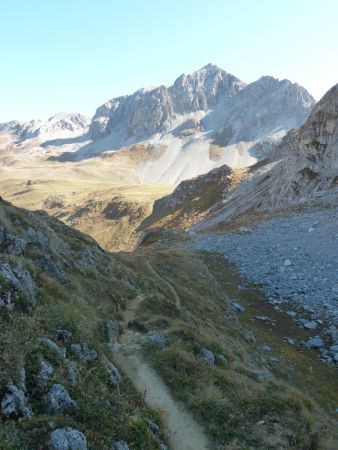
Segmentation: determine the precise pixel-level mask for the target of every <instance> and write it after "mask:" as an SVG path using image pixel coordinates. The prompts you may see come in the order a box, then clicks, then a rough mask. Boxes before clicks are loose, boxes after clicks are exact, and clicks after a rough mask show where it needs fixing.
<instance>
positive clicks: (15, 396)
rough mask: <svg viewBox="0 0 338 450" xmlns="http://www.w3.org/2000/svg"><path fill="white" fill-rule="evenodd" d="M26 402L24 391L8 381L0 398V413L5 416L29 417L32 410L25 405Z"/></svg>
mask: <svg viewBox="0 0 338 450" xmlns="http://www.w3.org/2000/svg"><path fill="white" fill-rule="evenodd" d="M27 403H28V402H27V398H26V395H25V393H24V391H23V390H22V389H19V388H17V387H16V386H15V385H14V384H13V383H8V384H7V386H6V393H5V395H4V397H3V399H2V400H1V413H2V414H3V416H4V417H6V418H12V419H16V418H19V417H24V418H25V419H31V418H32V410H31V409H30V408H29V407H28V406H27Z"/></svg>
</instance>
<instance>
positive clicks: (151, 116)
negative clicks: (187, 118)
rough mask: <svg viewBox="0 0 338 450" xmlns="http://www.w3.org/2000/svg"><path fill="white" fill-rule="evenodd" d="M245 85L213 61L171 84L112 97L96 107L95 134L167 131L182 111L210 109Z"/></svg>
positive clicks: (139, 134)
mask: <svg viewBox="0 0 338 450" xmlns="http://www.w3.org/2000/svg"><path fill="white" fill-rule="evenodd" d="M244 86H245V84H244V83H243V82H241V81H240V80H239V79H237V78H236V77H234V76H233V75H231V74H228V73H227V72H225V71H224V70H222V69H219V68H218V67H216V66H213V65H211V64H209V65H208V66H205V67H203V68H202V69H201V70H199V71H197V72H194V73H193V74H192V75H184V74H183V75H181V76H180V77H179V78H178V79H177V80H176V81H175V83H174V84H173V86H171V87H169V88H167V87H165V86H159V87H157V88H154V89H151V90H146V89H140V90H138V91H136V92H135V93H134V94H132V95H129V96H124V97H118V98H116V99H112V100H110V101H109V102H107V103H105V104H104V105H103V106H101V107H100V108H98V110H97V111H96V114H95V116H94V117H93V121H92V123H91V126H90V132H91V134H92V136H93V137H94V138H99V137H103V136H105V135H107V134H109V133H112V132H115V133H118V132H121V133H122V137H123V138H124V139H125V140H127V139H128V138H130V137H132V136H141V137H144V136H146V135H151V134H154V133H158V132H163V131H167V130H168V129H169V128H170V127H171V126H172V125H173V123H174V122H175V120H177V118H178V116H179V115H180V114H186V113H192V112H195V111H199V110H202V111H207V110H208V109H209V108H211V107H212V106H214V105H215V104H216V102H217V101H218V100H219V99H220V98H221V97H223V98H224V99H225V98H228V97H231V96H232V95H235V94H237V92H239V90H240V89H242V88H243V87H244Z"/></svg>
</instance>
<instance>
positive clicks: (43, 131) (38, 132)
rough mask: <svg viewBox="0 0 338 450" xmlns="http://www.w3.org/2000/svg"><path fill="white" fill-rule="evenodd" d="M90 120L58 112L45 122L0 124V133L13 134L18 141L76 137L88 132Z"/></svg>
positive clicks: (77, 115) (82, 116) (76, 114)
mask: <svg viewBox="0 0 338 450" xmlns="http://www.w3.org/2000/svg"><path fill="white" fill-rule="evenodd" d="M89 124H90V118H88V117H86V116H84V115H83V114H80V113H64V112H60V113H57V114H55V115H53V116H51V117H50V118H49V119H47V120H31V121H29V122H20V121H17V120H13V121H11V122H8V123H4V124H0V132H1V133H13V134H15V135H16V136H17V138H18V141H24V140H27V139H35V138H48V137H52V138H57V137H68V136H78V135H81V134H84V133H85V132H87V131H88V127H89Z"/></svg>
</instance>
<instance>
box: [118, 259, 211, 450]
mask: <svg viewBox="0 0 338 450" xmlns="http://www.w3.org/2000/svg"><path fill="white" fill-rule="evenodd" d="M150 267H151V266H150ZM175 292H176V291H175ZM176 295H177V294H176ZM175 298H176V296H175ZM144 299H145V297H144V296H138V297H136V298H135V299H134V300H132V301H131V302H130V303H129V308H128V309H127V311H126V312H125V315H124V324H123V325H124V331H123V333H122V334H121V335H120V337H119V342H118V344H117V346H116V349H115V351H114V359H115V361H116V363H117V364H118V365H119V366H120V368H121V369H122V371H123V372H124V374H125V375H126V376H127V377H128V378H129V379H130V380H131V382H132V383H133V384H134V386H135V388H136V389H137V390H138V391H139V392H140V393H141V394H142V395H144V399H145V401H146V403H147V404H148V405H149V406H150V407H152V408H154V409H156V410H158V411H159V412H160V413H161V417H162V420H163V423H164V426H165V430H164V432H165V434H166V435H167V437H168V440H169V443H170V447H171V449H172V450H212V446H211V443H210V441H209V439H208V437H207V436H206V435H205V433H204V431H203V428H202V427H201V426H200V425H199V424H198V423H197V422H196V421H195V419H194V418H193V416H192V415H191V414H190V412H189V411H188V410H187V409H186V408H185V407H184V405H183V404H181V403H179V402H177V401H176V400H175V399H174V398H173V397H172V395H171V393H170V391H169V389H168V387H167V386H166V385H165V383H164V382H163V381H162V379H161V378H160V377H159V376H158V375H157V373H156V372H155V370H154V369H152V367H150V366H149V364H148V363H147V362H146V361H145V360H144V359H143V357H142V354H141V352H140V341H141V340H142V334H140V333H138V332H136V331H133V330H130V329H128V323H129V322H130V321H132V320H133V319H134V317H135V312H136V310H137V308H138V306H139V305H140V303H141V302H142V301H143V300H144Z"/></svg>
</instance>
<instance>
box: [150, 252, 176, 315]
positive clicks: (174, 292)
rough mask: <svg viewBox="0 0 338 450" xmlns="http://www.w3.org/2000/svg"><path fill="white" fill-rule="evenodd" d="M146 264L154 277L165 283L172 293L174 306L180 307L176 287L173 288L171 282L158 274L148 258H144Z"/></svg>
mask: <svg viewBox="0 0 338 450" xmlns="http://www.w3.org/2000/svg"><path fill="white" fill-rule="evenodd" d="M146 265H147V267H148V269H149V270H150V272H151V273H152V274H153V275H154V277H156V278H157V279H158V280H160V281H161V282H162V283H163V284H165V285H166V286H167V288H168V289H169V290H170V292H171V293H172V294H173V297H174V299H175V305H176V307H177V308H178V309H180V308H181V300H180V297H179V295H178V294H177V292H176V289H175V288H174V286H173V285H172V284H171V283H169V281H168V280H166V279H165V278H163V277H162V276H161V275H160V274H158V273H157V272H156V270H155V269H154V268H153V266H152V265H151V264H150V262H149V261H148V260H146Z"/></svg>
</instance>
